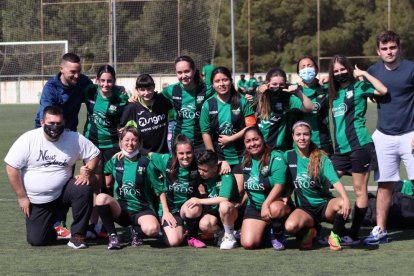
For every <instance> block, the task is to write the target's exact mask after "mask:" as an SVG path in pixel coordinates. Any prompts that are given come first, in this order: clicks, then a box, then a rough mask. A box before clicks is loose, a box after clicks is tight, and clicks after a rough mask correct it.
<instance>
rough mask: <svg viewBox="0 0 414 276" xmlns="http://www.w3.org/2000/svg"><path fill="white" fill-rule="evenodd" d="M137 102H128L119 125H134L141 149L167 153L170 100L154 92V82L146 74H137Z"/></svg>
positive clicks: (145, 152)
mask: <svg viewBox="0 0 414 276" xmlns="http://www.w3.org/2000/svg"><path fill="white" fill-rule="evenodd" d="M135 89H136V95H137V96H138V97H137V102H136V103H133V102H131V103H129V104H128V105H127V106H126V107H125V110H124V112H123V113H122V117H121V127H125V126H134V127H136V128H137V129H138V131H139V134H140V137H141V139H142V143H141V147H142V149H141V151H142V153H143V154H147V153H148V152H159V153H168V145H167V136H168V110H170V109H171V108H172V106H171V104H170V102H169V101H168V100H167V99H166V98H165V97H164V96H163V95H162V94H158V93H155V92H154V89H155V83H154V80H153V78H152V77H151V76H150V75H148V74H142V75H139V76H138V78H137V81H136V84H135Z"/></svg>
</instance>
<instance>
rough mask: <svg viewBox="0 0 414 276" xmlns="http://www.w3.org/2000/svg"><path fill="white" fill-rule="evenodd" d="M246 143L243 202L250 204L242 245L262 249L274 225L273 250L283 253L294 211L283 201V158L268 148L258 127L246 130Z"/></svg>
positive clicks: (244, 225) (243, 230)
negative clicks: (286, 226) (288, 221)
mask: <svg viewBox="0 0 414 276" xmlns="http://www.w3.org/2000/svg"><path fill="white" fill-rule="evenodd" d="M243 141H244V145H245V147H246V155H245V158H244V160H243V163H242V166H243V176H244V190H245V191H246V194H245V197H244V200H246V199H248V200H247V206H246V210H245V213H244V218H243V223H242V228H241V245H242V246H243V247H244V248H245V249H256V248H259V247H260V246H262V245H263V238H264V237H267V235H266V230H267V229H268V227H267V226H268V225H271V226H272V228H273V234H274V236H273V237H272V241H271V242H272V246H273V248H274V249H275V250H283V249H284V248H285V245H284V243H285V241H286V239H285V237H284V235H283V229H284V228H283V224H284V219H285V218H286V217H287V215H289V213H290V212H291V210H292V208H291V207H290V205H288V204H287V203H288V201H287V198H286V197H285V198H282V195H284V193H286V189H285V185H284V184H285V174H286V165H285V163H284V162H283V156H282V154H281V153H280V152H279V151H273V150H272V149H271V148H270V147H268V146H266V144H265V140H264V137H263V135H262V133H261V132H260V130H259V128H258V127H256V126H252V127H249V128H247V129H246V131H245V133H244V136H243ZM278 195H280V196H278Z"/></svg>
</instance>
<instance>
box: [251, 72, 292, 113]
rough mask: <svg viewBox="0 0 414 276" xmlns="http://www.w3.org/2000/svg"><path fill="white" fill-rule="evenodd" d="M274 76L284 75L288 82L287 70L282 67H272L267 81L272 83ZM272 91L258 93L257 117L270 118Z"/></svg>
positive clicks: (267, 75)
mask: <svg viewBox="0 0 414 276" xmlns="http://www.w3.org/2000/svg"><path fill="white" fill-rule="evenodd" d="M273 77H282V78H283V80H284V82H285V83H286V80H287V77H286V73H285V71H283V70H282V69H280V68H277V67H276V68H272V69H270V70H269V71H268V72H267V74H266V79H265V83H270V80H271V79H272V78H273ZM270 93H271V92H270V91H269V90H267V91H265V92H264V93H258V96H257V109H256V117H257V118H260V119H264V120H268V119H269V116H270V113H271V112H272V108H271V106H270V96H271V95H270Z"/></svg>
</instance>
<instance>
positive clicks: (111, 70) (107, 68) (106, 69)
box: [96, 64, 116, 82]
mask: <svg viewBox="0 0 414 276" xmlns="http://www.w3.org/2000/svg"><path fill="white" fill-rule="evenodd" d="M103 73H109V74H111V76H112V77H113V78H114V82H115V81H116V74H115V69H114V67H112V66H111V65H109V64H106V65H102V66H101V67H99V68H98V71H97V72H96V78H97V79H99V78H100V77H101V76H102V74H103Z"/></svg>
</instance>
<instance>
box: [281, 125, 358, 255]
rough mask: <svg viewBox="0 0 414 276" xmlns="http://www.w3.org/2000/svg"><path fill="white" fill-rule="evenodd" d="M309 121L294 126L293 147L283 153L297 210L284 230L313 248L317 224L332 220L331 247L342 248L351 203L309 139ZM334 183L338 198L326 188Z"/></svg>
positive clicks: (323, 155)
mask: <svg viewBox="0 0 414 276" xmlns="http://www.w3.org/2000/svg"><path fill="white" fill-rule="evenodd" d="M311 136H312V130H311V126H310V124H309V123H307V122H305V121H298V122H296V123H295V124H294V125H293V128H292V137H293V141H294V142H295V144H296V147H295V149H292V150H290V151H287V152H285V154H284V160H285V162H286V164H287V166H288V168H289V177H290V179H291V180H292V183H293V189H294V190H293V191H294V195H295V204H296V209H295V210H294V211H293V212H292V213H291V214H290V215H289V218H288V219H287V221H286V223H285V228H286V231H287V232H288V233H290V234H295V235H297V236H298V237H300V238H302V241H301V244H300V248H301V249H304V250H308V249H311V248H312V241H313V238H314V237H315V235H316V229H315V228H314V227H315V225H316V224H317V223H321V222H322V221H327V222H331V223H333V230H332V231H331V234H330V235H329V239H328V242H329V245H330V248H331V249H332V250H341V244H340V242H341V240H340V235H341V234H342V233H344V231H345V222H346V219H347V218H348V215H349V213H350V210H351V203H350V201H349V199H348V196H347V194H346V191H345V188H344V186H343V185H342V183H341V182H339V178H338V176H337V174H336V172H335V169H334V168H333V165H332V163H331V162H330V161H329V158H328V157H327V156H326V155H325V154H324V152H323V151H321V150H319V149H318V147H317V146H316V144H315V143H314V142H312V141H311ZM331 185H333V187H334V188H335V190H336V191H337V192H338V193H339V196H340V197H337V198H335V197H333V195H332V193H331V192H330V191H329V188H330V186H331Z"/></svg>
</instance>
